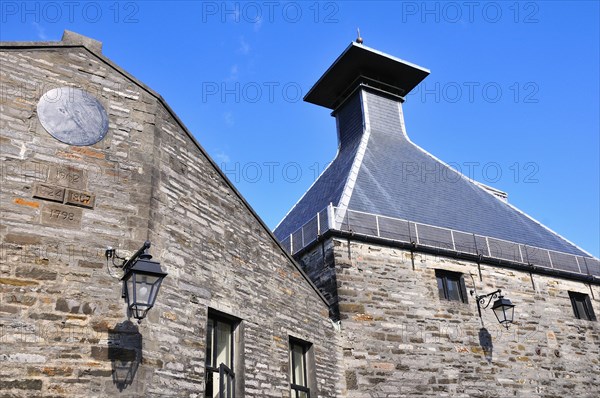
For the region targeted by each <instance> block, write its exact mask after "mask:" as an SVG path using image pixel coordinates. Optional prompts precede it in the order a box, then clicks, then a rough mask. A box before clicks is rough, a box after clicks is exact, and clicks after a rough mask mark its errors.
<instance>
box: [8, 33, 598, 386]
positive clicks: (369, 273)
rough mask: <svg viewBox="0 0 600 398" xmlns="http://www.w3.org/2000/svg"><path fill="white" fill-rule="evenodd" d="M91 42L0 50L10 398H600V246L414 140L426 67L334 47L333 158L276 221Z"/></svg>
mask: <svg viewBox="0 0 600 398" xmlns="http://www.w3.org/2000/svg"><path fill="white" fill-rule="evenodd" d="M101 49H102V45H101V43H100V42H98V41H95V40H93V39H89V38H86V37H83V36H80V35H78V34H75V33H72V32H65V34H64V36H63V39H62V41H61V42H44V43H37V42H36V43H2V44H1V45H0V78H1V89H2V90H1V91H2V97H1V98H0V158H1V160H2V166H1V167H2V168H1V172H2V179H1V182H2V187H1V190H0V212H1V213H0V216H1V226H0V244H1V246H0V344H1V345H0V364H1V365H2V366H1V367H0V396H6V397H33V396H44V397H51V396H56V397H59V396H60V397H65V396H66V397H81V396H85V397H89V396H138V397H148V396H189V397H219V396H223V397H230V396H235V397H302V398H304V397H313V398H314V397H419V396H420V397H440V396H461V397H509V396H510V397H514V396H522V397H557V396H577V397H595V396H596V393H597V389H598V385H600V363H599V359H600V352H599V350H600V348H599V347H600V328H599V326H598V322H595V315H594V310H595V311H598V310H600V308H599V305H598V304H599V298H600V288H599V285H600V283H599V282H600V262H599V261H598V259H596V258H594V257H592V256H590V255H589V254H588V253H586V252H585V251H583V250H582V249H579V248H578V247H577V246H575V245H573V244H572V243H569V242H568V241H566V240H565V239H564V238H562V237H560V236H559V235H557V234H556V233H554V232H552V231H550V230H548V229H547V228H545V227H544V226H542V225H540V224H539V223H537V222H536V221H534V220H532V219H531V218H530V217H528V216H527V215H525V214H524V213H522V212H520V211H519V210H517V209H516V208H514V207H513V206H511V205H510V204H509V203H508V202H507V199H506V195H505V194H503V193H502V192H499V191H497V190H494V189H493V188H490V187H486V186H483V185H481V184H477V183H475V182H473V181H469V180H467V179H466V178H465V177H464V176H461V175H459V174H457V173H455V172H454V171H452V170H451V169H450V168H449V167H447V166H446V165H445V164H443V163H442V162H441V161H439V160H437V159H436V158H434V157H433V156H431V155H430V154H428V153H427V152H425V151H424V150H422V149H420V148H418V147H417V146H415V145H414V144H413V143H411V142H410V140H409V139H408V137H407V135H406V132H405V129H404V123H403V117H402V102H403V100H404V96H406V95H407V94H408V92H410V90H411V89H413V88H414V87H415V86H416V85H417V84H418V83H419V82H420V81H421V80H422V79H424V78H425V77H426V76H427V74H428V73H429V72H428V71H427V70H426V69H423V68H420V67H418V66H416V65H413V64H410V63H408V62H405V61H402V60H399V59H396V58H394V57H390V56H388V55H386V54H382V53H380V52H378V51H375V50H372V49H370V48H368V47H365V46H363V45H362V44H351V45H350V46H349V47H348V48H347V49H346V50H345V51H344V53H343V54H342V55H341V56H340V57H339V58H338V59H337V60H336V61H335V62H334V64H333V65H332V66H331V68H330V69H329V70H328V71H327V72H326V73H325V74H324V75H323V77H322V78H321V79H320V80H319V81H318V82H317V84H316V85H315V87H314V88H313V89H312V90H311V91H310V92H309V93H308V95H307V97H306V100H307V101H308V102H311V103H315V104H318V105H321V106H325V107H327V108H329V109H332V110H333V115H334V116H335V117H336V120H337V126H338V137H339V141H340V145H339V151H338V154H337V156H336V158H335V159H334V161H333V162H332V163H331V165H330V166H329V167H328V169H327V170H325V171H324V173H323V174H322V175H321V177H320V178H319V179H318V180H317V181H316V182H315V184H314V185H313V186H312V187H311V188H310V189H309V190H308V191H307V193H306V194H305V195H304V196H303V197H302V198H301V199H300V201H299V202H298V203H297V204H296V206H295V207H294V208H293V209H292V210H291V211H290V212H289V213H288V215H287V216H286V217H285V218H284V220H283V221H282V222H281V223H280V224H279V226H278V227H277V228H276V230H275V232H274V235H273V234H272V233H271V232H270V231H269V230H268V228H267V227H266V226H265V225H264V223H263V222H262V221H261V220H260V218H259V217H258V216H257V215H256V214H255V212H254V211H253V210H252V209H251V207H250V206H249V205H248V203H247V202H246V201H245V200H244V199H243V198H242V197H241V195H240V194H239V192H238V191H237V190H236V189H235V187H234V186H233V185H232V184H231V182H230V181H229V180H228V179H227V178H226V177H225V176H224V175H223V173H222V172H221V171H220V170H219V168H218V167H216V165H215V163H214V162H213V161H212V160H211V159H210V157H209V156H208V155H207V154H206V152H205V151H204V150H203V149H202V147H201V146H200V144H199V143H198V142H196V140H195V139H194V138H193V136H192V134H191V133H190V132H189V131H188V130H187V129H186V128H185V126H184V125H183V123H182V122H181V121H180V120H179V119H178V118H177V116H176V115H175V114H174V112H173V111H172V110H171V109H170V108H169V106H168V105H167V104H166V103H165V101H164V100H163V99H162V98H161V97H160V96H159V95H158V94H156V93H155V92H153V91H152V90H151V89H150V88H148V87H146V86H144V85H143V83H141V82H139V81H137V80H136V79H135V78H134V77H133V76H131V75H129V74H128V73H127V72H126V71H124V70H122V69H120V68H119V67H118V66H117V65H115V64H114V63H112V62H111V61H110V60H109V59H107V58H106V57H105V56H103V55H102V51H101ZM275 236H277V237H278V238H279V240H278V239H276V238H275ZM145 241H150V242H151V246H150V247H149V249H148V248H147V247H146V246H145V245H144V246H143V244H144V242H145ZM280 242H281V243H280ZM108 247H112V248H114V250H111V249H107V248H108ZM140 248H146V250H145V252H146V254H147V253H148V252H149V254H151V255H152V256H154V257H153V261H158V262H160V267H161V268H162V270H163V271H165V272H166V273H168V275H167V276H166V277H165V278H164V280H163V282H162V286H161V287H160V291H159V292H158V296H157V300H156V303H155V305H154V307H153V308H151V309H150V310H149V311H148V312H147V316H146V317H145V318H144V319H143V321H141V323H135V322H132V321H135V316H136V314H137V312H136V310H135V309H136V308H135V307H132V308H131V309H128V307H127V305H126V304H125V302H124V301H123V299H122V294H123V293H124V292H123V282H122V281H121V280H120V278H121V277H122V276H123V275H124V272H125V270H123V269H119V268H118V267H113V264H115V265H123V260H122V259H124V258H129V259H131V261H129V262H127V265H126V268H128V267H129V265H131V264H133V268H136V267H137V266H138V265H140V267H141V265H144V264H145V265H148V266H154V267H155V266H156V263H152V262H151V261H150V260H149V259H148V258H147V257H145V256H144V255H141V256H138V255H139V254H140V253H141V252H142V250H138V249H140ZM136 250H137V252H136ZM292 256H293V257H292ZM294 258H295V259H296V260H294ZM128 275H130V273H125V277H124V278H125V279H127V278H128ZM148 280H149V279H144V278H141V279H140V281H139V282H140V283H141V282H142V281H145V282H148ZM148 283H149V282H148ZM128 286H129V285H128ZM146 286H150V287H151V285H149V284H148V285H146ZM143 289H146V287H145V286H144V287H141V288H140V289H132V290H127V289H125V291H126V299H127V300H128V302H130V301H131V300H133V299H136V296H135V295H134V294H133V293H132V292H133V291H135V292H136V293H135V294H136V295H137V298H138V299H139V298H140V297H145V298H148V297H150V296H152V293H148V290H146V291H145V293H143ZM151 289H152V288H151ZM497 289H501V290H502V293H501V294H504V295H505V298H509V299H510V300H512V303H513V304H514V305H515V307H514V322H513V323H512V324H511V325H510V327H509V329H505V328H504V326H503V325H500V324H499V323H498V321H497V320H496V318H495V317H494V315H493V313H492V311H491V310H490V308H485V307H486V304H488V301H490V300H495V299H496V298H495V297H493V296H488V297H487V298H486V299H485V300H483V302H482V303H481V304H480V305H478V304H477V303H478V301H477V300H476V299H475V297H476V296H483V295H485V294H487V293H492V292H494V291H496V290H497ZM471 290H473V291H474V293H473V294H471V293H470V292H471ZM154 291H155V290H150V292H154ZM478 308H480V309H481V312H479V311H478ZM146 309H147V307H141V310H140V311H139V312H142V313H144V312H145V310H146ZM480 314H481V315H480ZM142 315H145V313H144V314H142Z"/></svg>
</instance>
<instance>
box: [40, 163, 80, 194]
mask: <svg viewBox="0 0 600 398" xmlns="http://www.w3.org/2000/svg"><path fill="white" fill-rule="evenodd" d="M48 182H50V183H54V184H56V185H62V186H64V187H69V188H75V189H85V186H86V175H85V172H84V170H80V169H77V168H75V167H72V166H59V165H52V166H50V173H49V175H48Z"/></svg>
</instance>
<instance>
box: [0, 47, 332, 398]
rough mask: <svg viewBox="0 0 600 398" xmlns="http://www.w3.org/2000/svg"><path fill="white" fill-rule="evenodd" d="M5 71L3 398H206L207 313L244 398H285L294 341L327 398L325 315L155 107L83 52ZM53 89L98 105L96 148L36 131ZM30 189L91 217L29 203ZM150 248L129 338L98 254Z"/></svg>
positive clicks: (65, 52)
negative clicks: (102, 128) (147, 306)
mask: <svg viewBox="0 0 600 398" xmlns="http://www.w3.org/2000/svg"><path fill="white" fill-rule="evenodd" d="M0 62H1V68H0V74H1V77H2V97H1V102H0V110H1V116H2V117H1V118H0V130H1V136H0V156H1V159H2V176H1V177H2V189H1V192H0V211H1V214H0V215H1V219H2V223H1V227H0V238H1V242H0V243H1V252H0V255H1V258H0V260H1V261H0V342H1V344H2V352H0V363H1V366H0V391H2V395H3V396H18V397H23V396H38V395H43V396H53V395H54V396H116V395H119V394H123V395H127V396H144V397H145V396H150V395H166V396H202V393H203V390H204V385H203V383H204V355H205V354H204V350H205V339H206V334H205V333H206V330H205V329H206V322H207V320H206V316H207V310H208V308H209V307H210V308H214V309H218V310H220V311H223V312H226V313H229V314H231V315H234V316H236V317H238V318H240V319H241V320H242V325H243V331H244V333H243V334H242V335H241V336H240V337H241V341H240V343H239V347H240V348H241V349H242V350H243V357H244V366H245V369H244V372H243V373H244V374H243V375H239V374H238V375H237V376H238V379H242V378H243V380H244V383H243V384H242V385H243V388H242V389H240V390H239V393H240V395H241V394H243V393H245V396H248V397H252V396H256V397H264V396H277V397H281V396H287V395H286V394H289V381H288V373H287V372H288V354H287V347H288V346H287V344H288V342H287V341H288V336H289V335H293V336H295V337H298V338H302V339H305V340H308V341H311V342H313V343H314V348H315V349H314V351H315V356H316V363H317V381H318V386H319V389H320V390H321V392H322V394H323V395H324V396H333V395H335V393H334V391H335V388H336V380H335V378H336V376H335V375H336V374H337V372H336V356H337V351H336V343H335V342H336V336H335V334H334V331H333V328H332V327H331V325H330V322H329V320H328V318H327V314H328V308H327V306H326V305H325V303H324V302H323V301H322V300H321V298H320V297H319V295H318V294H317V293H316V292H315V291H314V289H313V287H312V286H311V285H310V284H309V283H308V282H307V281H306V280H305V279H304V276H302V275H301V273H300V272H299V271H298V270H297V269H296V268H295V267H294V265H293V264H292V262H291V261H290V260H289V258H288V257H286V256H285V255H284V254H283V253H282V251H281V250H280V248H279V246H278V245H276V243H275V242H274V240H273V239H272V238H271V236H270V234H269V233H268V232H267V231H266V230H265V228H264V227H263V226H262V225H261V224H260V223H259V221H258V220H257V218H256V217H255V215H254V214H252V213H251V212H250V211H249V209H248V208H247V207H246V205H245V204H244V202H243V201H242V200H241V199H240V197H239V196H238V194H237V193H236V192H235V191H234V190H233V189H232V188H231V187H230V186H229V185H228V184H227V183H226V182H225V181H224V180H223V178H222V176H221V175H220V174H219V173H218V172H217V171H216V170H215V168H214V167H213V165H212V164H211V163H210V161H209V160H208V159H207V158H206V157H205V155H204V154H203V153H202V152H201V151H200V149H199V148H198V147H196V146H195V144H194V143H193V142H192V140H191V139H190V138H189V137H188V135H187V133H186V132H185V131H184V130H183V128H182V126H181V125H180V124H179V123H178V122H177V121H176V120H175V119H174V117H173V116H172V115H171V113H170V112H169V111H168V110H167V109H166V108H165V107H164V106H163V104H162V103H161V102H160V101H158V100H157V98H156V97H155V96H153V95H151V94H150V93H149V92H147V91H145V90H144V89H142V88H140V86H138V85H136V84H135V83H134V82H132V81H131V80H129V79H127V78H126V77H124V76H123V75H122V74H120V73H117V72H116V71H115V70H114V69H113V68H111V67H110V65H108V64H107V63H105V62H103V60H101V59H99V58H98V57H96V56H94V55H93V54H91V53H90V52H88V51H87V50H86V49H84V48H83V47H73V48H45V49H19V50H2V51H0ZM62 86H73V87H77V88H82V89H85V90H86V91H88V92H90V93H91V94H93V95H94V96H95V97H96V98H98V99H99V100H100V102H101V103H102V104H103V106H104V107H105V109H106V111H107V113H108V116H109V120H110V125H109V132H108V134H107V136H106V137H105V138H104V139H103V140H101V141H100V142H98V143H96V144H94V145H93V146H83V147H76V146H69V145H67V144H64V143H61V142H59V141H57V140H55V139H54V138H53V137H51V136H50V135H49V134H48V133H47V132H46V131H45V130H44V129H43V127H42V126H41V124H40V122H39V121H38V119H37V114H36V105H37V102H38V100H39V98H40V97H41V95H42V94H44V93H45V92H46V91H48V90H50V89H51V88H55V87H62ZM40 184H45V185H49V186H51V187H55V188H59V187H63V188H71V189H75V190H80V191H84V192H87V193H91V194H93V195H94V196H95V206H94V208H93V209H88V208H80V207H74V206H67V205H64V204H59V203H56V202H52V201H49V200H45V199H40V198H36V197H34V191H35V190H36V189H37V187H38V186H39V185H40ZM56 209H59V210H61V211H64V212H66V213H68V214H71V213H73V216H70V215H69V216H68V217H67V219H66V220H56V219H53V218H52V217H51V216H49V214H55V213H51V212H52V210H56ZM55 218H56V217H55ZM146 239H149V240H151V242H152V247H151V249H150V253H151V254H152V255H153V256H154V259H155V260H158V261H160V262H161V265H162V267H163V269H164V270H166V271H167V272H168V273H169V275H168V276H167V278H166V279H165V281H164V282H163V286H162V288H161V291H160V293H159V295H158V299H157V304H156V306H155V307H154V308H153V309H152V310H150V312H149V314H148V317H147V318H146V319H145V320H144V321H143V322H142V323H141V324H140V325H137V323H135V324H133V323H129V322H127V317H126V313H125V303H124V301H123V300H122V299H121V295H120V293H121V284H120V282H119V281H118V279H115V278H113V277H111V276H110V275H109V273H108V272H107V264H106V259H105V257H104V251H105V248H106V247H107V246H112V247H115V248H117V253H118V254H119V255H121V256H129V255H131V254H133V252H135V251H136V250H137V249H138V248H139V247H140V246H141V245H142V243H143V242H144V241H145V240H146ZM111 268H112V267H111ZM112 272H113V273H115V274H118V273H119V272H118V271H117V270H116V269H114V268H113V269H112ZM122 365H125V369H124V370H125V371H129V372H130V373H134V375H135V377H134V378H133V381H132V382H131V383H125V384H122V383H121V384H119V383H120V381H119V379H118V378H117V373H118V371H121V370H123V369H119V367H120V366H122ZM119 387H121V388H122V389H123V390H122V391H119ZM244 390H245V391H244Z"/></svg>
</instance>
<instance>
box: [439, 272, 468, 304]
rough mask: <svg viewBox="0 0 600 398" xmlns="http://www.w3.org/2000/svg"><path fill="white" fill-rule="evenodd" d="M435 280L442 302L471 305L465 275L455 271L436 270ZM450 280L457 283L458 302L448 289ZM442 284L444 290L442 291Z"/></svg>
mask: <svg viewBox="0 0 600 398" xmlns="http://www.w3.org/2000/svg"><path fill="white" fill-rule="evenodd" d="M435 279H436V283H437V287H438V292H439V296H440V300H446V301H452V302H458V303H464V304H468V303H469V296H468V295H467V289H466V287H465V278H464V274H462V273H460V272H455V271H448V270H445V269H436V270H435ZM448 280H450V281H452V282H455V283H456V284H457V287H458V300H456V299H453V298H451V297H450V294H449V289H448ZM440 282H441V285H442V288H441V289H440Z"/></svg>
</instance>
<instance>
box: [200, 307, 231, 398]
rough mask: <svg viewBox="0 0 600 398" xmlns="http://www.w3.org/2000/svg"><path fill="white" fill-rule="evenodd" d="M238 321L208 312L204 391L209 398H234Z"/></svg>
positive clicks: (214, 312)
mask: <svg viewBox="0 0 600 398" xmlns="http://www.w3.org/2000/svg"><path fill="white" fill-rule="evenodd" d="M237 323H239V321H237V320H235V319H233V318H231V317H229V316H227V315H224V314H220V313H217V312H216V311H212V310H209V313H208V325H207V328H206V334H207V336H206V383H205V385H206V389H205V393H204V396H205V397H210V398H234V397H235V374H234V371H233V369H234V339H233V336H234V330H235V327H236V325H237Z"/></svg>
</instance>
